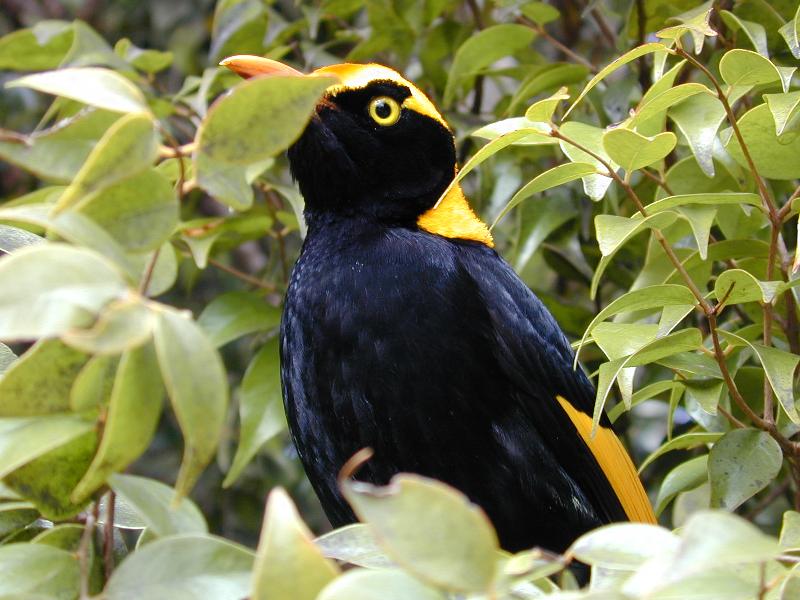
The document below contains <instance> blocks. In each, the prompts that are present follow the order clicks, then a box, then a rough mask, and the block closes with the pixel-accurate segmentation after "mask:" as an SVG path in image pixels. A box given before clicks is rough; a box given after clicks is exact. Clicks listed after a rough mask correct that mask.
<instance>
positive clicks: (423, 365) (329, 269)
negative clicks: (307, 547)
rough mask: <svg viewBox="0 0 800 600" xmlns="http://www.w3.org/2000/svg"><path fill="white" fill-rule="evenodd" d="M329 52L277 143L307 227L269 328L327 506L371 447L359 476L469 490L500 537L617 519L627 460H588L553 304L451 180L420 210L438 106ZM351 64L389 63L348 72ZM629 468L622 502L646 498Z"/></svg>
mask: <svg viewBox="0 0 800 600" xmlns="http://www.w3.org/2000/svg"><path fill="white" fill-rule="evenodd" d="M338 68H339V70H338V71H337V72H336V74H337V75H339V76H340V78H342V79H343V81H344V83H343V84H340V85H337V86H334V87H332V88H331V89H330V90H329V93H328V94H327V95H326V97H325V98H324V99H323V101H322V102H320V104H319V107H318V109H317V113H316V115H315V116H314V117H313V119H312V121H311V123H310V124H309V126H308V128H307V129H306V131H305V132H304V134H303V135H302V137H301V138H300V139H299V140H298V141H297V143H296V144H295V145H294V146H293V147H292V148H291V149H290V151H289V159H290V163H291V167H292V172H293V174H294V176H295V177H296V179H297V181H298V182H299V185H300V189H301V192H302V193H303V195H304V197H305V200H306V212H305V215H306V219H307V223H308V234H307V237H306V239H305V242H304V244H303V248H302V252H301V255H300V258H299V260H298V262H297V264H296V266H295V268H294V270H293V272H292V276H291V282H290V284H289V288H288V292H287V296H286V302H285V309H284V315H283V321H282V328H281V375H282V382H283V388H284V398H285V404H286V411H287V416H288V421H289V425H290V428H291V432H292V437H293V440H294V443H295V445H296V447H297V450H298V453H299V455H300V457H301V459H302V461H303V464H304V466H305V469H306V472H307V474H308V477H309V479H310V481H311V483H312V485H313V487H314V489H315V491H316V492H317V494H318V496H319V498H320V500H321V502H322V506H323V508H324V509H325V511H326V513H327V515H328V516H329V518H330V520H331V522H332V523H333V525H335V526H340V525H344V524H346V523H349V522H352V521H354V520H355V517H354V515H353V513H352V511H351V510H350V508H349V507H348V505H347V504H346V502H345V501H344V500H343V499H342V496H341V494H340V492H339V490H338V486H337V480H336V478H337V474H338V473H339V470H340V469H341V467H342V465H343V464H344V462H345V461H347V459H349V458H350V457H351V456H352V455H353V454H354V453H355V452H357V451H358V450H360V449H361V448H364V447H370V448H372V449H374V456H373V458H372V459H371V460H370V461H369V462H368V463H367V464H366V465H365V466H364V467H363V468H362V469H361V470H360V471H359V474H358V476H359V478H361V479H364V480H368V481H372V482H375V483H386V482H387V481H388V480H389V479H390V478H391V476H392V475H394V474H396V473H398V472H401V471H403V472H413V473H420V474H423V475H426V476H429V477H434V478H437V479H440V480H442V481H445V482H447V483H449V484H451V485H453V486H455V487H456V488H458V489H460V490H462V491H463V492H464V493H466V494H467V495H468V496H469V498H471V499H472V500H473V501H474V502H476V503H477V504H479V505H480V506H482V507H483V508H484V510H485V511H486V512H487V514H488V516H489V517H490V519H491V520H492V522H493V523H494V525H495V527H496V529H497V531H498V535H499V538H500V541H501V544H502V546H503V547H504V548H506V549H508V550H511V551H517V550H521V549H523V548H529V547H532V546H537V545H538V546H543V547H546V548H549V549H552V550H556V551H562V550H564V549H565V548H566V547H567V546H568V545H569V544H570V543H571V542H572V541H573V540H574V539H575V537H577V536H578V535H579V534H581V533H582V532H585V531H586V530H588V529H590V528H592V527H595V526H597V525H600V524H603V523H607V522H611V521H618V520H626V519H627V518H629V517H630V516H631V515H630V514H626V510H627V508H626V500H625V498H624V497H623V496H624V493H625V492H624V491H623V492H621V491H620V490H621V488H619V487H618V488H615V487H614V484H612V479H613V477H611V475H610V473H609V469H611V470H613V469H616V468H619V469H627V470H629V471H630V470H632V467H631V466H630V461H629V460H628V459H627V455H625V453H624V450H622V454H623V455H624V460H625V461H627V466H626V465H622V464H620V465H619V466H618V467H616V466H614V465H615V463H614V460H616V458H614V457H612V461H611V462H610V463H607V464H606V463H603V461H602V460H599V459H598V456H599V454H598V451H597V450H596V449H590V447H589V445H588V443H587V442H586V441H585V440H584V439H583V438H582V437H581V434H580V433H579V428H578V427H577V426H576V425H577V423H576V420H575V419H576V417H575V416H574V415H570V414H569V412H568V411H567V410H566V408H565V407H563V406H562V404H560V403H559V401H557V400H556V397H557V396H561V397H563V398H565V399H567V400H566V401H567V402H568V403H569V405H570V406H571V407H572V408H573V409H574V410H576V411H577V413H576V414H578V415H579V418H580V419H581V420H584V419H585V416H586V415H590V414H591V410H592V406H593V403H594V391H593V389H592V386H591V384H590V383H589V381H588V380H587V379H586V377H585V376H584V375H583V373H582V372H581V371H580V370H573V368H572V359H573V353H572V350H571V348H570V346H569V344H568V342H567V340H566V338H565V337H564V335H563V333H562V332H561V330H560V329H559V327H558V325H557V324H556V322H555V321H554V319H553V317H552V316H551V315H550V314H549V313H548V311H547V310H546V309H545V307H544V306H543V305H542V303H541V302H540V301H539V300H538V298H536V296H535V295H534V294H533V293H532V292H531V291H530V290H529V289H528V288H527V286H525V285H524V283H523V282H522V281H521V280H520V279H519V278H518V277H517V275H516V274H515V273H514V272H513V270H512V269H511V268H510V267H509V266H508V264H507V263H506V262H505V261H504V260H503V259H502V258H501V257H500V256H499V255H498V254H497V253H496V252H495V250H494V249H493V248H492V247H491V244H490V243H487V239H489V240H490V238H486V237H482V236H481V235H472V234H471V233H470V232H473V231H480V228H478V229H477V230H476V229H475V228H474V227H472V225H474V224H472V223H467V225H465V226H463V227H462V226H461V225H459V223H462V222H468V221H470V219H475V221H476V222H477V223H479V224H480V222H479V221H477V218H476V217H474V215H473V214H472V213H471V212H469V210H468V209H466V212H465V211H464V209H463V207H461V205H458V206H456V204H457V201H460V200H463V197H459V198H460V200H459V198H457V199H456V201H454V202H456V204H453V203H451V204H448V205H446V206H444V207H443V208H442V207H438V208H436V209H435V210H439V211H442V210H444V211H450V212H444V213H441V212H440V213H436V215H435V216H434V217H435V218H433V219H432V220H428V221H424V218H425V217H424V216H423V215H428V216H429V217H430V215H431V214H432V213H431V212H430V211H432V210H434V209H433V207H434V206H435V205H436V202H437V200H438V199H439V196H440V195H441V194H442V193H443V192H444V191H445V188H446V187H447V185H448V183H449V181H450V180H451V179H452V176H453V173H454V169H455V148H454V141H453V137H452V134H451V133H450V131H449V129H448V128H447V127H446V124H445V123H444V122H443V121H442V120H441V117H440V116H439V115H438V113H437V112H435V109H433V108H432V105H431V106H429V105H428V104H426V102H427V99H424V100H423V99H422V97H421V93H420V92H419V91H418V90H416V89H415V88H413V86H411V84H409V83H408V82H406V81H405V80H403V79H402V78H399V76H397V77H395V75H396V74H393V72H391V71H389V70H388V69H385V68H384V67H377V66H364V67H362V66H355V65H341V66H339V67H338ZM331 69H334V70H335V69H336V67H334V68H331ZM359 69H362V70H359ZM381 69H383V70H381ZM363 70H368V72H369V73H378V74H380V73H384V74H387V75H386V77H385V78H384V77H377V78H373V79H369V78H367V81H364V72H363ZM323 71H324V70H323ZM354 79H355V80H357V83H353V80H354ZM348 82H349V83H348ZM386 97H388V98H391V99H392V100H394V101H395V102H396V103H397V104H398V105H399V106H400V107H401V113H400V115H399V118H398V120H397V122H396V123H393V124H391V125H390V126H385V125H380V124H378V123H377V122H376V121H375V119H374V118H372V117H371V116H370V111H369V105H370V102H372V101H373V100H374V99H375V98H386ZM382 110H383V108H382ZM443 205H444V203H443ZM454 206H456V208H453V207H454ZM459 207H460V208H459ZM451 220H452V221H453V223H454V224H452V226H451V223H450V221H451ZM423 223H425V225H424V226H423ZM431 223H433V225H431ZM442 224H444V225H442ZM439 227H441V230H439V229H437V228H439ZM459 227H461V229H459ZM471 227H472V228H471ZM480 227H483V226H482V224H480ZM461 230H463V231H464V232H466V233H464V235H463V236H460V235H459V231H461ZM486 236H488V232H486ZM581 415H583V416H581ZM608 427H609V424H608V423H607V421H606V420H605V418H604V419H603V421H602V427H601V429H602V430H607V428H608ZM612 437H613V434H612ZM614 440H615V441H616V438H614ZM619 448H621V446H620V447H619ZM614 452H617V451H616V450H614ZM623 462H624V461H623ZM601 463H602V464H601ZM608 465H611V466H610V467H609V466H608ZM633 477H634V478H635V472H634V475H633ZM635 485H636V486H639V487H638V489H637V490H634V491H635V495H637V494H638V496H637V498H636V499H634V500H630V499H628V504H630V502H633V503H636V502H640V501H641V497H644V498H645V500H644V502H645V504H646V497H645V496H644V495H643V492H642V491H641V486H640V484H639V483H638V480H637V481H636V483H635ZM647 510H650V509H649V506H648V508H647ZM630 512H631V511H630V510H628V513H630ZM650 514H652V513H650ZM646 520H649V517H646Z"/></svg>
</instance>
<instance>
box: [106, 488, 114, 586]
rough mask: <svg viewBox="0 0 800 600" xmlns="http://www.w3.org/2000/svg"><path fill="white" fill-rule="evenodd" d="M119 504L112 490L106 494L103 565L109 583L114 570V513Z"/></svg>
mask: <svg viewBox="0 0 800 600" xmlns="http://www.w3.org/2000/svg"><path fill="white" fill-rule="evenodd" d="M116 504H117V494H116V493H115V492H114V490H110V491H109V492H108V494H106V521H105V523H103V565H104V566H105V577H106V581H108V579H109V577H111V572H112V571H113V570H114V512H115V509H116Z"/></svg>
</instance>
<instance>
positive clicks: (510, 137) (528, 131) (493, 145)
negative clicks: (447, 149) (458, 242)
mask: <svg viewBox="0 0 800 600" xmlns="http://www.w3.org/2000/svg"><path fill="white" fill-rule="evenodd" d="M525 121H526V122H527V119H525ZM528 136H533V137H537V136H538V137H542V138H544V137H548V138H549V136H550V134H549V132H545V131H542V130H541V129H537V128H534V127H523V128H522V129H513V130H511V131H509V132H508V133H503V134H502V135H500V136H499V137H497V138H494V139H493V140H492V141H490V142H489V143H488V144H486V145H485V146H483V147H482V148H481V149H480V150H478V151H477V152H476V153H475V154H473V155H472V157H471V158H470V159H469V160H468V161H467V162H466V163H464V166H463V167H461V169H460V170H459V171H458V173H457V174H456V176H455V177H454V178H453V181H451V182H450V185H448V186H447V188H445V190H444V192H442V195H441V196H439V200H437V202H436V204H437V205H438V203H439V202H441V201H442V199H443V198H444V197H445V196H447V194H448V193H449V192H450V190H452V189H453V187H454V186H456V185H458V182H459V181H461V180H462V179H463V178H464V177H466V176H467V174H468V173H470V172H471V171H472V170H473V169H474V168H475V167H477V166H478V165H479V164H481V163H482V162H483V161H485V160H486V159H487V158H490V157H492V156H494V155H495V154H497V153H498V152H499V151H500V150H502V149H503V148H506V147H507V146H510V145H512V144H515V143H517V142H519V141H520V140H523V139H525V138H527V137H528ZM550 139H552V138H550Z"/></svg>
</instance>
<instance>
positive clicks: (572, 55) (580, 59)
mask: <svg viewBox="0 0 800 600" xmlns="http://www.w3.org/2000/svg"><path fill="white" fill-rule="evenodd" d="M517 23H520V24H522V25H525V26H526V27H530V28H531V29H533V30H534V31H535V32H536V33H538V34H539V35H540V36H542V37H543V38H544V39H546V40H547V41H548V42H550V43H551V44H552V45H553V46H555V47H556V48H557V49H558V50H560V51H561V52H562V53H563V54H564V56H567V57H569V58H571V59H572V60H574V61H575V62H577V63H580V64H582V65H583V66H584V67H586V68H587V69H589V70H590V71H591V72H592V73H597V71H598V69H597V67H596V66H595V65H594V64H592V63H591V62H589V61H588V60H587V59H585V58H584V57H583V56H581V55H580V54H577V53H576V52H574V51H573V50H572V49H571V48H569V47H568V46H565V45H564V44H562V43H561V42H560V41H558V40H557V39H556V38H554V37H553V36H552V35H550V34H549V33H548V32H547V30H546V29H545V28H544V27H543V26H542V25H539V23H535V22H534V21H531V20H530V19H528V18H527V17H519V18H518V19H517Z"/></svg>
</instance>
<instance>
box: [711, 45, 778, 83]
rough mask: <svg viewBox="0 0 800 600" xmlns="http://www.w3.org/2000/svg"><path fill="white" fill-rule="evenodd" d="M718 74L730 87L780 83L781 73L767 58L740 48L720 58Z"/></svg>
mask: <svg viewBox="0 0 800 600" xmlns="http://www.w3.org/2000/svg"><path fill="white" fill-rule="evenodd" d="M719 72H720V75H722V78H723V79H724V80H725V83H727V84H728V85H730V86H750V85H765V84H767V83H773V82H776V81H782V79H781V73H780V72H779V71H778V69H777V68H776V67H775V65H773V64H772V63H771V62H770V61H769V59H768V58H764V57H763V56H761V55H760V54H759V53H758V52H753V51H752V50H743V49H742V48H734V49H733V50H728V51H727V52H726V53H725V54H724V55H723V56H722V60H720V62H719ZM784 91H787V90H785V89H784Z"/></svg>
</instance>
